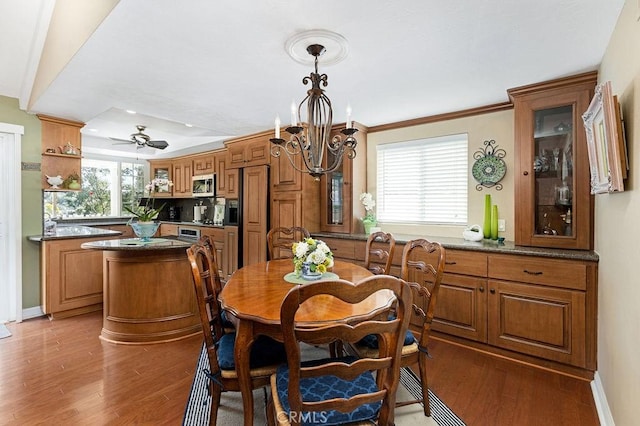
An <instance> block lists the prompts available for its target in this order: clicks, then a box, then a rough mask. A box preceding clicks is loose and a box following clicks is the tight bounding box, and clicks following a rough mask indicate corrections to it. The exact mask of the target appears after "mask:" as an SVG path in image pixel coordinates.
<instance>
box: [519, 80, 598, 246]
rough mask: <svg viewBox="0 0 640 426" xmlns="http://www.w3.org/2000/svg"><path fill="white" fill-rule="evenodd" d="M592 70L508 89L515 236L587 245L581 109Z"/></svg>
mask: <svg viewBox="0 0 640 426" xmlns="http://www.w3.org/2000/svg"><path fill="white" fill-rule="evenodd" d="M596 79H597V74H596V72H590V73H585V74H580V75H577V76H573V77H568V78H563V79H558V80H552V81H547V82H543V83H539V84H533V85H529V86H523V87H518V88H514V89H510V90H509V91H508V93H509V96H510V98H511V100H512V101H513V105H514V117H515V156H516V164H515V188H516V190H515V206H516V212H515V221H516V222H515V230H516V234H515V242H516V244H519V245H526V246H537V247H555V248H565V249H589V250H590V249H593V207H594V199H593V196H592V195H591V194H590V172H589V159H588V153H587V142H586V134H585V130H584V127H583V125H582V118H581V117H582V114H583V113H584V112H585V111H586V110H587V108H588V107H589V103H590V101H591V98H592V97H593V93H594V88H595V85H596Z"/></svg>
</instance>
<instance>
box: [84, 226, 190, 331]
mask: <svg viewBox="0 0 640 426" xmlns="http://www.w3.org/2000/svg"><path fill="white" fill-rule="evenodd" d="M191 244H192V242H190V241H183V240H179V239H176V238H152V239H151V241H149V242H143V241H141V240H139V239H137V238H128V239H109V240H98V241H88V242H84V243H82V245H81V247H82V248H83V249H87V250H101V251H102V281H103V294H102V298H103V327H102V332H101V334H100V338H101V339H103V340H105V341H109V342H113V343H122V344H146V343H162V342H168V341H172V340H178V339H183V338H186V337H188V336H191V335H194V334H197V333H200V330H201V324H200V316H199V313H198V307H197V304H196V300H195V294H194V290H193V278H192V275H191V266H190V263H189V261H188V259H187V255H186V249H187V248H188V247H189V246H190V245H191Z"/></svg>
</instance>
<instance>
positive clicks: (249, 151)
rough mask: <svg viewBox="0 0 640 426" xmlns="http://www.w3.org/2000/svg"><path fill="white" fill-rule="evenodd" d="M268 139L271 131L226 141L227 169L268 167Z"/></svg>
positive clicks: (269, 155)
mask: <svg viewBox="0 0 640 426" xmlns="http://www.w3.org/2000/svg"><path fill="white" fill-rule="evenodd" d="M270 137H271V131H269V132H262V133H257V134H255V135H250V136H246V137H241V138H237V139H232V140H230V141H227V142H226V143H225V145H226V147H227V151H228V156H227V164H226V166H227V169H237V168H241V167H250V166H262V165H265V164H267V165H268V164H269V162H270V158H271V146H270V144H271V142H270V141H269V138H270Z"/></svg>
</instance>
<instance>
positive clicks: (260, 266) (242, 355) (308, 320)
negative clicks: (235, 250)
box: [219, 259, 395, 426]
mask: <svg viewBox="0 0 640 426" xmlns="http://www.w3.org/2000/svg"><path fill="white" fill-rule="evenodd" d="M372 275H373V274H372V273H371V272H370V271H369V270H368V269H366V268H364V267H362V266H360V265H356V264H353V263H349V262H343V261H339V260H335V261H334V265H333V267H332V268H331V271H330V272H328V273H325V274H323V277H322V278H320V280H325V281H326V280H337V279H340V280H347V281H350V282H354V283H355V282H358V281H360V280H362V279H364V278H367V277H369V276H372ZM320 280H317V281H305V280H303V279H302V278H300V277H297V276H296V274H295V273H294V272H293V261H292V259H279V260H270V261H266V262H259V263H255V264H251V265H247V266H244V267H242V268H240V269H238V270H237V271H236V272H234V274H233V275H232V276H231V278H230V279H229V280H228V281H227V283H226V284H225V285H224V288H223V289H222V291H221V292H220V294H219V301H220V304H221V306H222V309H224V310H225V311H226V312H227V313H228V314H230V315H228V318H229V319H230V320H231V322H232V323H233V324H234V326H235V329H236V341H235V348H234V360H235V366H236V371H237V373H238V380H239V382H240V392H241V395H242V405H243V409H244V424H245V425H246V426H248V425H251V424H253V392H252V389H251V376H250V374H249V369H250V367H249V359H250V356H249V355H250V352H251V351H250V348H251V344H252V343H253V342H254V340H255V339H256V338H257V336H260V335H265V336H269V337H272V338H274V339H276V340H279V341H282V330H281V325H280V305H281V304H282V301H283V300H284V298H285V296H286V295H287V293H288V292H289V290H291V289H292V288H293V287H295V286H297V285H306V284H307V283H311V282H318V281H320ZM316 298H318V299H316ZM316 298H313V299H311V300H309V301H308V302H307V303H306V304H305V305H306V306H305V305H303V306H302V307H301V309H300V310H299V311H298V313H297V314H296V325H297V326H302V327H305V326H309V327H313V326H319V325H323V324H327V323H333V322H343V323H352V322H358V321H361V320H363V319H368V318H372V317H374V316H376V315H380V314H382V313H384V312H386V311H388V310H389V309H390V308H391V307H392V305H393V303H394V300H395V298H394V296H393V293H392V292H391V291H379V292H377V293H375V294H373V295H371V296H369V297H368V298H367V299H365V300H363V301H362V302H360V303H358V304H356V305H351V304H347V303H345V302H343V301H341V300H339V299H337V298H334V297H332V296H327V295H321V296H316ZM314 299H316V300H314ZM310 302H313V303H310Z"/></svg>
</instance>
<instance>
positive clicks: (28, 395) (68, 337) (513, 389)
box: [0, 312, 598, 426]
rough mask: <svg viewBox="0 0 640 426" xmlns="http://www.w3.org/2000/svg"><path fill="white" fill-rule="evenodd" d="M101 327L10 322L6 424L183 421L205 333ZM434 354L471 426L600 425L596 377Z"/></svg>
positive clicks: (4, 345)
mask: <svg viewBox="0 0 640 426" xmlns="http://www.w3.org/2000/svg"><path fill="white" fill-rule="evenodd" d="M101 325H102V313H101V312H95V313H89V314H84V315H81V316H77V317H72V318H67V319H59V320H55V321H49V320H48V319H46V318H37V319H31V320H27V321H24V322H23V323H21V324H8V328H9V331H11V333H12V334H13V336H11V337H9V338H6V339H0V383H1V384H0V424H2V425H13V424H15V425H33V424H64V425H107V424H108V425H125V424H126V425H130V424H139V425H142V424H144V425H165V424H167V425H180V424H181V422H182V416H183V413H184V408H185V404H186V401H187V397H188V395H189V390H190V388H191V382H192V378H193V373H194V370H195V366H196V362H197V358H198V354H199V352H200V348H201V345H202V339H201V337H199V336H196V337H191V338H188V339H184V340H181V341H177V342H172V343H165V344H155V345H141V346H127V345H114V344H111V343H106V342H102V341H101V340H100V339H99V338H98V335H99V333H100V328H101ZM430 352H431V355H432V356H433V359H432V360H431V361H430V372H429V383H430V386H431V389H432V390H433V391H434V392H435V393H436V394H437V395H438V396H439V397H440V398H441V399H442V400H443V401H444V402H445V403H446V404H447V405H449V407H451V409H452V410H453V411H454V412H455V413H456V414H458V416H460V418H461V419H463V420H464V421H465V422H466V423H467V425H469V426H473V425H518V426H521V425H522V426H527V425H541V424H547V425H581V426H589V425H598V417H597V413H596V410H595V407H594V403H593V400H592V396H591V390H590V387H589V382H587V381H582V380H578V379H574V378H570V377H566V376H562V375H559V374H555V373H551V372H547V371H542V370H538V369H534V368H532V367H527V366H524V365H520V364H516V363H513V362H510V361H507V360H504V359H500V358H496V357H492V356H489V355H486V354H482V353H479V352H475V351H472V350H469V349H465V348H462V347H458V346H455V345H452V344H449V343H445V342H442V341H438V340H432V341H431V344H430ZM223 401H224V395H223Z"/></svg>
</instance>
